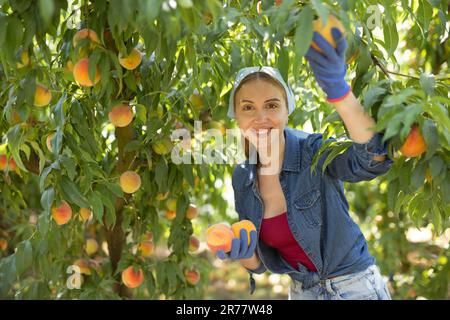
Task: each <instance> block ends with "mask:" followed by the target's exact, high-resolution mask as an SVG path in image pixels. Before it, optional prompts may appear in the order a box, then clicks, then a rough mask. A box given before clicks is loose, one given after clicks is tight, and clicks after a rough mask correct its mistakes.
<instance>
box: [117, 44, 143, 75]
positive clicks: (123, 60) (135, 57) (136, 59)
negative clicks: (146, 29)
mask: <svg viewBox="0 0 450 320" xmlns="http://www.w3.org/2000/svg"><path fill="white" fill-rule="evenodd" d="M141 61H142V55H141V52H140V51H139V50H138V49H136V48H133V49H132V50H131V52H130V54H129V55H127V56H121V55H120V54H119V63H120V65H121V66H122V67H124V68H125V69H127V70H134V69H136V68H137V67H138V66H139V65H140V64H141Z"/></svg>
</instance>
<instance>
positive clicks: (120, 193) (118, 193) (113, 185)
mask: <svg viewBox="0 0 450 320" xmlns="http://www.w3.org/2000/svg"><path fill="white" fill-rule="evenodd" d="M106 187H107V188H108V190H110V191H111V192H112V193H114V194H115V195H116V196H117V197H119V198H122V197H123V191H122V188H121V187H120V186H119V185H118V184H117V183H107V184H106Z"/></svg>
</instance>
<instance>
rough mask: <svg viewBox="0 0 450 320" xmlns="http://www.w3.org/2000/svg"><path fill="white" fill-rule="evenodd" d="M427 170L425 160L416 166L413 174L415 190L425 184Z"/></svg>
mask: <svg viewBox="0 0 450 320" xmlns="http://www.w3.org/2000/svg"><path fill="white" fill-rule="evenodd" d="M425 170H426V166H425V163H424V162H419V164H418V165H417V166H416V167H415V168H414V171H413V172H412V175H411V184H412V186H413V188H414V190H417V189H419V188H420V187H421V186H422V185H423V181H424V180H425Z"/></svg>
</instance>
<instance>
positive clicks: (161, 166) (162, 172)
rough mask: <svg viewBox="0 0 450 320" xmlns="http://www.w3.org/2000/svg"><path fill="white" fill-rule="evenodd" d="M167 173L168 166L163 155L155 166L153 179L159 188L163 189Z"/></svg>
mask: <svg viewBox="0 0 450 320" xmlns="http://www.w3.org/2000/svg"><path fill="white" fill-rule="evenodd" d="M168 173H169V167H168V166H167V163H166V160H165V159H164V158H163V157H160V160H159V161H158V163H157V164H156V167H155V180H156V183H157V184H158V187H159V190H165V187H166V185H167V176H168Z"/></svg>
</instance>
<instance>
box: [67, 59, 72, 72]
mask: <svg viewBox="0 0 450 320" xmlns="http://www.w3.org/2000/svg"><path fill="white" fill-rule="evenodd" d="M66 69H67V71H69V72H73V62H72V60H67V62H66Z"/></svg>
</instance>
